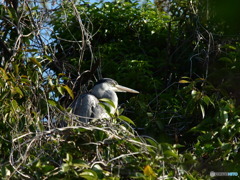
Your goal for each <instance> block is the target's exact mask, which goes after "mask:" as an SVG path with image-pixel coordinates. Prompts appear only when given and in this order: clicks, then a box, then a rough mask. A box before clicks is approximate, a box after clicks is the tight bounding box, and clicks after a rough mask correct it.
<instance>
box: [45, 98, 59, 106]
mask: <svg viewBox="0 0 240 180" xmlns="http://www.w3.org/2000/svg"><path fill="white" fill-rule="evenodd" d="M47 102H48V103H49V104H50V105H51V106H57V103H56V101H54V100H52V99H48V100H47Z"/></svg>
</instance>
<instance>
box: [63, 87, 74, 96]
mask: <svg viewBox="0 0 240 180" xmlns="http://www.w3.org/2000/svg"><path fill="white" fill-rule="evenodd" d="M63 88H64V89H66V90H67V92H68V94H69V95H70V96H71V98H72V99H74V95H73V91H72V90H71V89H70V88H69V87H68V86H67V85H64V86H63Z"/></svg>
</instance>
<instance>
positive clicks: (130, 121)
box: [118, 115, 135, 126]
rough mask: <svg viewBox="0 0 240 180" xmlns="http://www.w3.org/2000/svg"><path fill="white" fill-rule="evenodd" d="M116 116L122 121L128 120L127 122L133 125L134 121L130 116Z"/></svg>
mask: <svg viewBox="0 0 240 180" xmlns="http://www.w3.org/2000/svg"><path fill="white" fill-rule="evenodd" d="M118 118H119V119H120V120H122V121H126V122H128V123H130V124H132V125H134V126H135V124H134V122H133V121H132V120H131V119H130V118H128V117H126V116H123V115H121V116H118Z"/></svg>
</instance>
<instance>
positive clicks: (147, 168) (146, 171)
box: [143, 165, 156, 177]
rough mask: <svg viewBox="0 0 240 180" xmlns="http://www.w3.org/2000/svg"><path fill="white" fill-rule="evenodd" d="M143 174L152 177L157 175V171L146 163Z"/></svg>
mask: <svg viewBox="0 0 240 180" xmlns="http://www.w3.org/2000/svg"><path fill="white" fill-rule="evenodd" d="M143 174H144V175H145V176H150V177H156V173H155V172H154V171H153V169H152V168H151V166H149V165H146V166H145V167H144V169H143Z"/></svg>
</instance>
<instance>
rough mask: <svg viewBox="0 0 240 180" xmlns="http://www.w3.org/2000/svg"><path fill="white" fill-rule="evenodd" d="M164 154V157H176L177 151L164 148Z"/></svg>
mask: <svg viewBox="0 0 240 180" xmlns="http://www.w3.org/2000/svg"><path fill="white" fill-rule="evenodd" d="M164 155H165V156H166V157H175V158H178V154H177V152H174V151H173V150H166V151H164Z"/></svg>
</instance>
